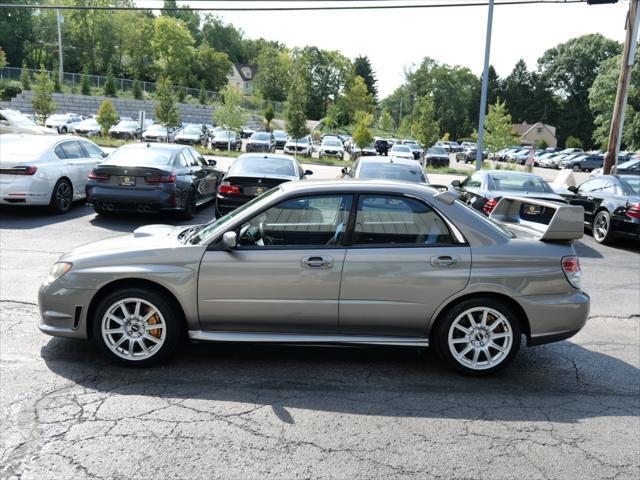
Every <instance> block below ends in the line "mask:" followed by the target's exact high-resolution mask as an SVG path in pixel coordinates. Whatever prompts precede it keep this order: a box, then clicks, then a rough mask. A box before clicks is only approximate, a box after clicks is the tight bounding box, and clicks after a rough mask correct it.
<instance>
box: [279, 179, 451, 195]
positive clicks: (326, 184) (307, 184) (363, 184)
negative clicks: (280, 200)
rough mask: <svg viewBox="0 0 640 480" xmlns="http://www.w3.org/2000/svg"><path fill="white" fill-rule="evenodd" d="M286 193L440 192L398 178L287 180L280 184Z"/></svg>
mask: <svg viewBox="0 0 640 480" xmlns="http://www.w3.org/2000/svg"><path fill="white" fill-rule="evenodd" d="M279 187H280V188H282V190H283V192H285V193H290V192H291V193H293V192H295V193H327V192H345V191H346V192H353V193H359V192H374V193H382V194H384V193H387V194H396V193H397V194H405V193H408V194H416V195H419V196H424V197H427V198H432V197H433V196H435V195H436V194H438V193H440V192H439V190H438V189H436V188H435V187H431V186H429V185H428V184H423V183H416V182H403V181H398V180H378V179H375V180H369V179H364V180H363V179H346V178H345V179H343V180H341V181H340V182H336V181H335V180H305V181H304V182H286V183H282V184H280V185H279Z"/></svg>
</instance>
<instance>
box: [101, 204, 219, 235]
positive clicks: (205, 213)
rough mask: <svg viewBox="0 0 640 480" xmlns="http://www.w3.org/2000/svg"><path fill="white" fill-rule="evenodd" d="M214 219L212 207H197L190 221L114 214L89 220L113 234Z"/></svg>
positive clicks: (173, 217)
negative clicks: (144, 227) (146, 227)
mask: <svg viewBox="0 0 640 480" xmlns="http://www.w3.org/2000/svg"><path fill="white" fill-rule="evenodd" d="M213 218H214V209H213V206H212V205H206V206H203V207H199V208H198V210H197V212H196V215H195V217H193V218H192V219H190V220H183V219H181V218H180V217H178V216H177V215H172V214H160V213H147V214H137V213H114V214H108V215H104V214H103V215H95V216H94V217H93V218H92V219H90V220H89V223H90V224H91V225H93V226H94V227H100V228H104V229H107V230H113V231H114V232H132V231H133V230H135V229H136V228H139V227H143V226H145V225H157V224H163V225H175V226H178V225H197V224H200V223H207V222H210V221H211V220H212V219H213Z"/></svg>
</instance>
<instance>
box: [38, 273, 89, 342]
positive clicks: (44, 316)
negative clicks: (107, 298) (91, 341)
mask: <svg viewBox="0 0 640 480" xmlns="http://www.w3.org/2000/svg"><path fill="white" fill-rule="evenodd" d="M95 293H96V291H95V290H90V289H81V288H73V289H71V288H64V287H62V286H61V285H59V284H58V282H53V283H50V284H47V283H44V284H42V286H41V287H40V290H39V291H38V307H39V308H40V322H39V323H38V328H39V329H40V331H41V332H42V333H46V334H47V335H52V336H54V337H69V338H88V337H89V333H88V329H87V312H88V310H89V304H90V303H91V299H92V298H93V296H94V295H95Z"/></svg>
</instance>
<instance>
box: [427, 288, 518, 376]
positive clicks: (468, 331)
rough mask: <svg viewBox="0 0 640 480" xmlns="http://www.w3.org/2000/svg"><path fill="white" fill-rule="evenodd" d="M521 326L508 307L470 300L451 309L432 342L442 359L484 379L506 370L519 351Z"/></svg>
mask: <svg viewBox="0 0 640 480" xmlns="http://www.w3.org/2000/svg"><path fill="white" fill-rule="evenodd" d="M520 336H521V331H520V324H519V322H518V318H517V315H516V314H515V312H513V311H512V310H511V309H510V308H509V307H508V306H507V305H504V304H503V303H502V302H499V301H495V300H492V299H486V300H484V299H470V300H466V301H464V302H461V303H460V304H458V305H456V306H455V307H454V308H452V309H451V310H449V311H448V312H447V313H446V315H445V316H444V318H443V319H442V321H441V322H440V323H439V324H438V325H437V326H436V329H435V332H434V335H432V341H433V343H434V346H435V349H436V351H437V353H438V355H439V356H440V358H441V359H442V360H443V361H444V362H445V363H447V364H448V365H449V366H450V367H452V368H454V369H456V370H458V371H459V372H462V373H464V374H467V375H474V376H483V375H489V374H492V373H494V372H496V371H498V370H501V369H502V368H504V367H506V366H507V365H508V364H509V363H510V362H511V361H512V360H513V357H514V356H515V355H516V353H517V352H518V349H519V348H520Z"/></svg>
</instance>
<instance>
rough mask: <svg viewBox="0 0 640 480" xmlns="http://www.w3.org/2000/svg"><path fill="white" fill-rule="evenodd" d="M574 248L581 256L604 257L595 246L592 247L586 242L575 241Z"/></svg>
mask: <svg viewBox="0 0 640 480" xmlns="http://www.w3.org/2000/svg"><path fill="white" fill-rule="evenodd" d="M573 248H574V249H575V251H576V253H577V254H578V256H579V257H584V258H603V256H602V254H601V253H600V252H599V251H597V250H596V249H594V248H591V247H590V246H589V245H587V244H586V243H583V242H581V241H579V240H578V241H576V242H574V243H573Z"/></svg>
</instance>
